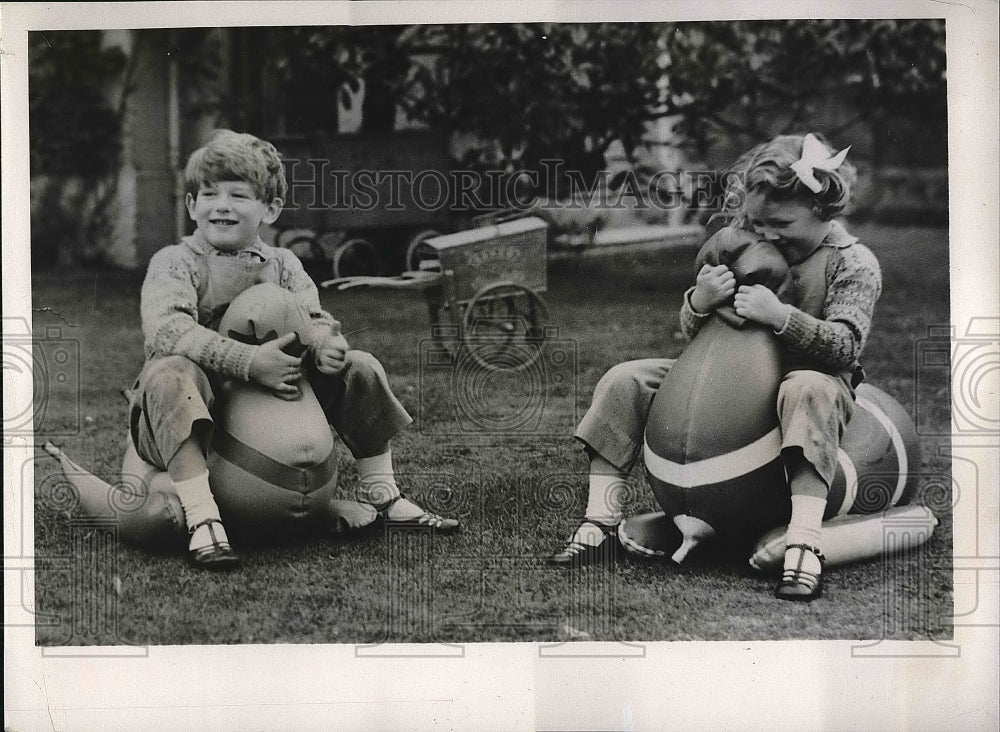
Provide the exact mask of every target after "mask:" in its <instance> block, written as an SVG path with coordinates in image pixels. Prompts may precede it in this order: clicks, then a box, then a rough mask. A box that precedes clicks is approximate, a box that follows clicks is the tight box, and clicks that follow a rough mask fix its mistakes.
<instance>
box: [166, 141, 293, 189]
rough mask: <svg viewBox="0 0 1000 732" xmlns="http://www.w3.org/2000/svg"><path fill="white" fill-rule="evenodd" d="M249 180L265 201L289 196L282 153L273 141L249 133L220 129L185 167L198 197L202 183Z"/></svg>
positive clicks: (247, 181)
mask: <svg viewBox="0 0 1000 732" xmlns="http://www.w3.org/2000/svg"><path fill="white" fill-rule="evenodd" d="M237 180H240V181H243V182H245V183H249V184H250V185H251V186H252V187H253V189H254V192H255V193H256V194H257V197H258V198H259V199H260V200H261V201H263V202H264V203H271V202H272V201H274V200H275V199H276V198H280V199H281V200H284V199H285V194H286V193H287V192H288V183H287V182H286V180H285V168H284V166H283V165H282V164H281V155H280V154H279V153H278V151H277V149H276V148H275V147H274V145H272V144H271V143H270V142H267V141H266V140H261V139H260V138H259V137H254V136H253V135H249V134H246V133H240V132H233V131H232V130H216V131H215V132H214V133H213V135H212V137H211V139H210V140H209V141H208V143H207V144H206V145H205V146H204V147H201V148H198V149H197V150H195V151H194V152H193V153H192V154H191V157H190V158H188V161H187V165H186V166H185V167H184V182H185V185H186V187H187V192H188V193H190V194H191V195H192V196H197V195H198V191H199V190H200V189H201V187H202V185H206V184H211V183H222V182H226V181H237Z"/></svg>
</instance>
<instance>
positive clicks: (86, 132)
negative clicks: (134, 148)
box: [28, 31, 126, 177]
mask: <svg viewBox="0 0 1000 732" xmlns="http://www.w3.org/2000/svg"><path fill="white" fill-rule="evenodd" d="M28 57H29V64H28V128H29V136H30V143H29V145H30V155H31V171H32V174H39V173H46V174H62V175H82V176H90V177H93V176H100V175H103V174H106V173H109V172H112V171H115V170H116V164H117V161H118V136H119V132H120V128H121V120H120V113H119V110H116V109H113V108H112V106H111V105H110V104H109V102H108V97H107V93H106V92H107V88H108V86H109V85H110V84H112V83H113V82H114V81H115V80H116V79H117V78H118V77H119V76H120V75H121V73H122V72H123V71H124V69H125V66H126V59H125V55H124V54H123V53H122V52H121V50H119V49H117V48H102V47H101V36H100V33H99V32H97V31H64V32H60V33H46V32H32V33H30V34H28Z"/></svg>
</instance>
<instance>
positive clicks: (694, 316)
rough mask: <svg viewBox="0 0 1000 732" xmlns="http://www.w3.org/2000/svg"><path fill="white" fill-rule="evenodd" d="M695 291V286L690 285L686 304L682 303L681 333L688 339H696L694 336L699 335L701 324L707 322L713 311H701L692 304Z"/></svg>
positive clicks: (685, 298)
mask: <svg viewBox="0 0 1000 732" xmlns="http://www.w3.org/2000/svg"><path fill="white" fill-rule="evenodd" d="M692 293H694V287H689V288H688V290H687V292H685V293H684V304H682V305H681V314H680V326H681V333H683V334H684V337H685V338H686V339H687V340H689V341H690V340H694V337H695V336H696V335H698V331H699V330H701V326H703V325H704V324H705V321H706V320H708V316H709V315H711V314H712V313H711V312H707V313H699V312H698V311H697V310H695V309H694V308H693V307H692V306H691V295H692Z"/></svg>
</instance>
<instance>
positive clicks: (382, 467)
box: [357, 450, 399, 508]
mask: <svg viewBox="0 0 1000 732" xmlns="http://www.w3.org/2000/svg"><path fill="white" fill-rule="evenodd" d="M357 465H358V478H359V482H360V483H361V486H360V496H359V500H361V501H363V502H365V503H370V504H371V505H373V506H375V507H376V508H381V507H383V506H385V504H387V503H388V502H389V501H391V500H392V499H393V498H396V497H397V496H398V495H399V488H398V486H397V485H396V478H395V476H394V475H393V470H392V451H391V450H386V451H385V452H384V453H382V454H381V455H375V456H374V457H366V458H358V460H357Z"/></svg>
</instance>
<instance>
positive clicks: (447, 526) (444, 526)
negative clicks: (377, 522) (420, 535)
mask: <svg viewBox="0 0 1000 732" xmlns="http://www.w3.org/2000/svg"><path fill="white" fill-rule="evenodd" d="M402 500H406V501H409V502H410V503H411V504H412V505H413V506H415V507H416V508H417V509H419V510H420V511H423V513H421V514H419V515H417V516H411V517H409V518H405V519H394V518H390V517H389V509H390V508H392V506H394V505H395V504H396V503H398V502H399V501H402ZM378 513H379V515H380V516H381V517H382V522H383V523H384V524H385V525H386V526H429V527H430V528H432V529H434V530H435V531H436V532H437V533H439V534H453V533H455V532H456V531H458V530H459V528H460V527H461V524H459V522H458V519H453V518H445V517H444V516H438V515H437V514H436V513H430V512H429V511H424V510H423V509H422V508H420V506H417V504H415V503H413V501H410V499H409V498H407V497H406V496H404V495H403V494H402V493H400V494H399V495H398V496H396V497H395V498H393V499H392V500H391V501H389V502H388V503H387V504H385V505H384V506H382V507H381V508H379V509H378Z"/></svg>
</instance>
